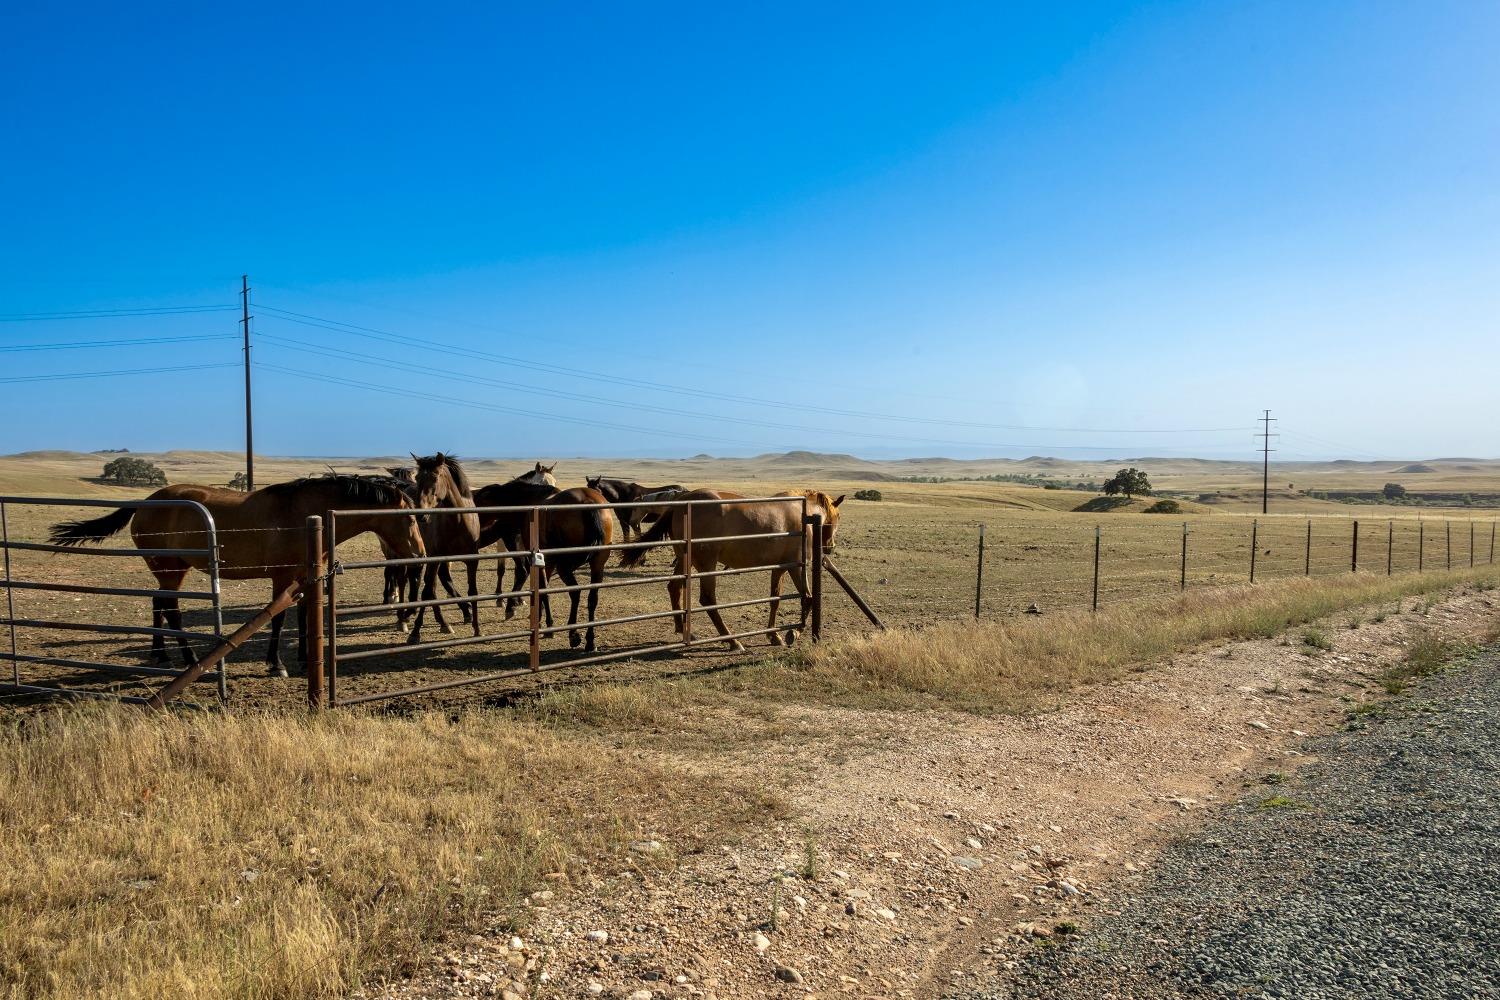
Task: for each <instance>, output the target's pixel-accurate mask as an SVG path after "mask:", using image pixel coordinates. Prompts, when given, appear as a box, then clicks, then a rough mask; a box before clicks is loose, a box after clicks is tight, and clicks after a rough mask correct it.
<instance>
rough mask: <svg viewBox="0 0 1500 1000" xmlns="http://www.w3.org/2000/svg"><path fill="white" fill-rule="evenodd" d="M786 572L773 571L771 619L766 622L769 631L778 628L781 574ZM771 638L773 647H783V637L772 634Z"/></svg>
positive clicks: (782, 570)
mask: <svg viewBox="0 0 1500 1000" xmlns="http://www.w3.org/2000/svg"><path fill="white" fill-rule="evenodd" d="M785 572H786V570H784V569H773V570H771V598H772V600H771V617H770V618H769V619H768V620H767V621H766V628H769V629H774V628H775V627H776V609H777V608H779V607H781V574H783V573H785ZM770 636H771V645H773V646H779V645H781V636H779V635H777V634H776V633H775V632H772V633H771V634H770Z"/></svg>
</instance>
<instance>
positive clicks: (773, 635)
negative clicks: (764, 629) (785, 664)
mask: <svg viewBox="0 0 1500 1000" xmlns="http://www.w3.org/2000/svg"><path fill="white" fill-rule="evenodd" d="M767 638H769V639H770V640H771V645H773V646H780V645H781V636H779V635H777V634H776V633H775V632H772V633H771V634H770V635H769V636H767Z"/></svg>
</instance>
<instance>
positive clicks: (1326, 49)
mask: <svg viewBox="0 0 1500 1000" xmlns="http://www.w3.org/2000/svg"><path fill="white" fill-rule="evenodd" d="M308 7H309V8H311V9H303V8H299V7H294V6H287V7H277V6H275V5H259V6H257V7H256V8H254V9H253V10H236V11H233V12H230V11H227V10H222V11H221V10H215V9H210V8H208V7H204V6H203V5H187V4H183V5H178V6H173V5H165V4H157V5H135V6H127V5H98V6H96V7H92V8H90V7H88V6H87V5H85V6H83V7H68V8H59V7H56V6H55V5H48V6H43V5H31V9H29V10H22V9H18V8H19V5H10V6H7V7H6V8H5V10H4V12H3V13H0V37H5V38H6V39H7V40H8V41H9V44H8V45H7V52H6V58H5V59H4V60H0V115H3V122H4V129H3V135H4V139H3V140H0V141H3V144H4V150H5V155H4V156H0V192H3V194H0V199H3V200H0V206H3V216H0V218H3V227H0V228H3V231H4V233H5V239H4V240H3V241H0V299H3V305H0V314H3V315H4V316H6V317H15V316H18V315H30V314H36V313H54V312H76V311H83V310H122V309H150V308H155V307H160V306H182V305H216V304H225V305H230V304H233V303H235V302H236V301H237V294H238V287H239V275H240V274H241V273H245V272H248V273H249V274H250V276H251V281H252V284H254V286H255V301H256V309H255V312H256V319H255V321H254V326H253V329H254V333H255V336H256V348H255V357H256V359H257V361H258V362H261V363H263V364H264V365H266V366H267V367H265V368H263V369H261V370H259V371H257V372H256V373H255V380H256V396H255V403H256V412H257V417H258V419H257V429H256V434H257V446H258V450H260V451H263V452H266V453H272V454H309V453H316V454H346V455H353V454H367V453H396V454H400V453H404V452H406V451H408V450H416V451H419V452H420V451H431V450H435V449H439V448H442V449H451V450H456V451H458V452H460V453H465V454H475V455H507V456H529V455H545V456H567V455H574V454H588V455H598V456H605V455H686V454H693V453H697V452H705V451H706V452H710V453H713V454H753V453H757V452H761V451H771V450H781V449H785V448H790V447H806V448H816V449H826V450H838V451H849V452H854V453H856V454H861V455H866V456H870V457H892V456H903V455H905V456H910V455H933V454H949V455H955V456H962V457H976V456H984V455H1013V456H1020V455H1026V454H1032V453H1038V452H1044V453H1050V454H1058V455H1079V456H1091V455H1111V456H1113V455H1141V454H1187V453H1191V454H1202V455H1207V456H1212V457H1239V456H1249V455H1250V454H1251V453H1252V451H1253V447H1254V444H1253V441H1252V429H1253V427H1254V418H1255V417H1256V416H1257V415H1258V414H1259V412H1260V410H1261V409H1262V408H1264V407H1270V408H1272V409H1273V410H1274V411H1275V414H1276V415H1277V416H1278V417H1280V418H1281V421H1282V424H1281V429H1282V430H1283V431H1284V432H1285V433H1286V436H1285V437H1284V438H1283V439H1282V441H1281V447H1282V448H1283V451H1282V455H1283V457H1286V458H1298V457H1321V456H1329V455H1341V456H1344V457H1355V458H1361V457H1372V456H1405V457H1419V456H1421V457H1431V456H1437V455H1458V454H1471V455H1480V456H1495V455H1500V447H1497V445H1496V440H1495V427H1496V418H1495V413H1494V399H1495V390H1494V387H1495V385H1496V380H1497V376H1500V347H1497V346H1496V345H1497V342H1500V338H1497V336H1496V334H1497V330H1496V325H1497V322H1496V317H1497V316H1500V189H1497V185H1496V184H1495V178H1496V177H1497V176H1500V101H1497V99H1496V98H1497V95H1500V61H1497V60H1496V59H1495V58H1494V52H1495V51H1497V49H1500V6H1496V5H1493V4H1485V3H1452V4H1444V3H1434V4H1421V5H1417V4H1404V3H1395V4H1379V3H1336V4H1333V3H1330V4H1317V3H1285V4H1257V3H1236V4H1228V3H1201V4H1147V5H1126V4H1101V5H1090V4H1082V3H1079V4H1067V5H1033V6H1028V7H1020V6H1008V5H1003V4H996V3H986V4H945V5H915V4H913V5H884V4H868V3H866V4H857V5H856V4H849V5H765V4H762V5H756V6H755V7H754V8H749V7H746V8H744V9H742V10H733V9H730V8H728V7H727V6H726V5H691V4H681V5H668V4H656V5H621V4H572V5H541V4H528V5H499V4H476V5H472V6H465V5H430V6H429V7H428V8H424V9H421V11H420V13H419V14H418V13H414V11H415V9H414V8H411V7H410V6H408V5H369V4H360V5H349V6H339V5H331V4H323V5H308ZM1049 7H1055V8H1057V9H1055V10H1052V9H1048V8H1049ZM934 8H936V9H934ZM288 314H295V315H288ZM237 320H238V315H237V312H234V311H224V312H205V313H188V314H181V315H171V316H157V315H153V316H133V317H132V316H110V317H95V318H89V319H75V320H49V321H38V322H14V321H7V322H0V347H4V348H17V347H32V346H37V345H46V344H59V343H77V342H84V341H97V340H110V339H124V340H135V339H143V338H158V341H159V342H157V343H153V344H144V345H139V344H138V345H130V346H120V347H113V348H104V347H87V348H73V349H66V350H63V349H50V350H6V351H0V367H3V371H0V379H6V378H8V379H12V380H15V379H36V380H34V381H25V382H18V381H10V382H0V452H9V451H17V450H22V449H29V448H78V449H84V450H89V449H95V448H107V447H130V448H132V449H136V450H146V449H158V448H168V447H183V448H234V447H237V446H239V445H240V444H241V443H242V440H243V437H242V435H243V432H242V428H241V398H240V391H241V390H240V381H239V380H240V375H239V373H238V372H237V371H236V370H235V368H233V367H212V368H190V366H197V365H230V366H232V365H233V364H234V363H235V362H237V360H238V358H239V354H238V345H237V343H236V341H235V340H233V339H231V338H232V337H233V336H234V335H235V334H236V332H237ZM329 321H332V322H331V323H330V322H329ZM330 327H332V328H330ZM354 327H358V328H360V329H353V328H354ZM180 337H215V338H222V339H206V340H172V341H170V342H168V341H166V340H164V339H163V338H180ZM423 343H429V344H432V345H435V346H434V347H431V348H425V347H422V346H420V345H421V344H423ZM162 368H169V369H178V370H172V371H156V372H155V373H152V372H150V371H147V372H145V373H143V374H136V375H123V376H115V377H107V378H103V377H101V378H90V379H67V380H42V379H37V377H38V376H49V375H58V374H73V373H79V372H99V371H119V370H128V371H135V370H138V369H162ZM294 373H301V374H294ZM307 376H311V378H309V377H307ZM329 379H335V380H342V381H336V382H331V381H328V380H329ZM433 397H438V398H440V399H450V400H458V401H460V402H458V403H452V402H440V401H438V399H435V398H433ZM37 414H45V418H38V417H37ZM893 418H901V419H893Z"/></svg>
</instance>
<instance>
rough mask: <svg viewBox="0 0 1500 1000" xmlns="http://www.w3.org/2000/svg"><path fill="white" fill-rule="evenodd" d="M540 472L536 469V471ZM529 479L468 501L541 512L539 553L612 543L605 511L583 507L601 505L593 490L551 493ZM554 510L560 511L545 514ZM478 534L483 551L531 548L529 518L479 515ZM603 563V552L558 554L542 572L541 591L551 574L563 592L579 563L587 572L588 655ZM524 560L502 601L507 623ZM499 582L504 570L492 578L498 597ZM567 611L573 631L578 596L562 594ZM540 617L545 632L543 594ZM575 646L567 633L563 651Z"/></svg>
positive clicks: (547, 605) (547, 608) (547, 609)
mask: <svg viewBox="0 0 1500 1000" xmlns="http://www.w3.org/2000/svg"><path fill="white" fill-rule="evenodd" d="M539 468H540V466H539ZM530 478H531V477H530V476H525V477H522V478H520V479H514V480H512V481H510V482H508V483H497V484H495V485H493V486H486V487H484V488H483V489H481V490H480V491H479V492H478V493H476V494H474V499H475V501H476V502H477V503H478V505H479V506H481V507H521V506H526V507H532V506H542V507H544V508H548V509H544V510H543V511H542V512H541V514H540V521H541V524H540V525H539V527H540V531H541V547H542V548H543V549H559V548H575V547H578V546H593V545H608V544H610V539H611V538H612V537H613V534H614V532H613V529H612V528H611V525H612V524H613V523H614V522H613V521H612V520H611V518H610V516H609V511H608V510H606V509H605V508H603V507H583V508H582V509H572V510H569V509H568V508H569V507H574V508H577V507H579V505H584V504H602V503H605V502H606V501H605V499H604V494H602V493H600V492H599V491H598V490H591V489H589V488H588V487H579V488H576V489H571V490H561V491H558V490H555V489H554V488H553V487H551V486H548V485H546V484H544V483H535V482H529V481H528V480H529V479H530ZM551 508H560V509H551ZM480 519H481V522H482V524H483V530H482V532H481V535H480V541H481V543H482V544H484V545H490V544H494V543H495V542H500V543H501V544H503V545H504V546H505V547H506V548H507V549H509V550H510V551H512V552H524V551H528V550H529V549H530V548H531V516H530V514H528V513H526V512H524V511H515V512H512V513H502V514H481V515H480ZM608 562H609V552H608V550H606V551H603V552H564V553H559V554H556V555H551V556H548V557H547V559H546V563H545V565H544V566H543V569H542V586H543V587H545V586H547V581H548V580H549V579H550V578H551V576H552V574H553V573H556V574H557V575H558V577H559V578H560V579H561V580H562V582H563V584H564V585H565V586H568V587H576V586H578V578H577V576H576V575H575V574H576V573H577V571H578V569H579V568H580V567H582V566H583V564H584V563H588V566H589V583H590V584H592V586H590V587H589V588H588V592H589V606H588V614H589V622H590V625H589V627H588V629H587V630H586V632H585V635H584V637H583V638H582V640H581V641H582V642H583V647H584V650H585V651H586V652H593V651H594V626H593V624H592V623H593V621H594V616H595V613H596V611H597V610H598V607H599V587H598V585H599V584H600V583H601V582H603V580H604V567H605V564H606V563H608ZM530 566H531V564H530V560H529V559H516V560H515V578H514V580H515V582H514V585H513V586H512V588H511V596H509V597H507V598H506V599H505V617H506V618H510V617H512V616H513V615H514V614H515V612H516V604H517V603H518V602H519V598H517V597H516V596H514V595H515V594H516V592H518V591H519V590H520V589H521V587H522V585H523V583H524V582H525V580H526V575H527V573H528V571H529V570H530ZM503 578H504V570H503V569H501V570H500V571H499V572H497V574H496V580H495V595H496V597H497V598H498V597H499V594H500V584H501V580H502V579H503ZM568 597H569V599H570V609H569V612H568V624H569V625H575V624H577V622H578V600H579V591H577V590H573V591H570V592H569V593H568ZM541 612H542V614H544V615H545V616H546V621H547V627H548V628H551V627H552V604H551V601H550V600H549V599H548V595H546V594H543V595H542V600H541ZM579 642H580V637H579V635H578V630H577V629H576V628H575V629H569V630H568V645H569V646H572V647H574V648H577V646H578V644H579Z"/></svg>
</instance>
